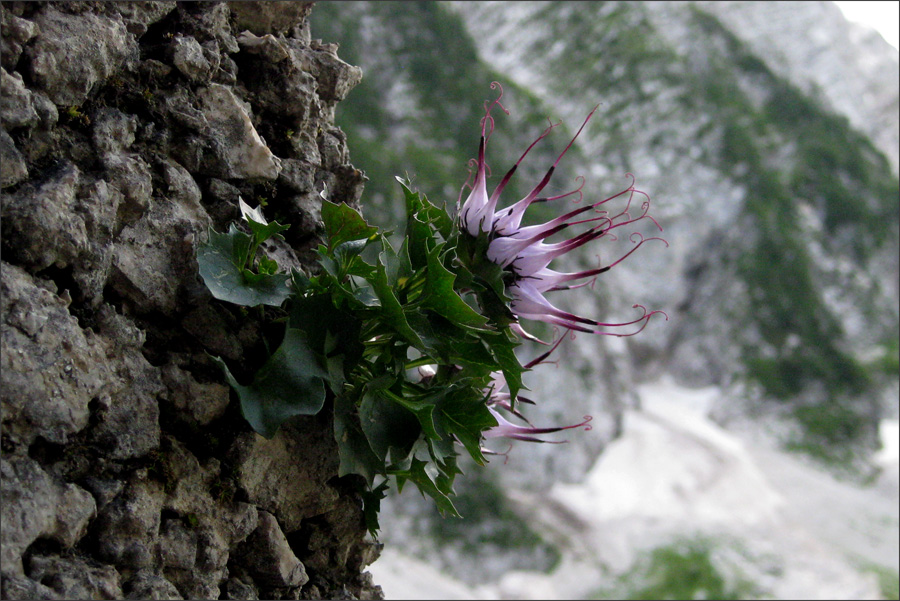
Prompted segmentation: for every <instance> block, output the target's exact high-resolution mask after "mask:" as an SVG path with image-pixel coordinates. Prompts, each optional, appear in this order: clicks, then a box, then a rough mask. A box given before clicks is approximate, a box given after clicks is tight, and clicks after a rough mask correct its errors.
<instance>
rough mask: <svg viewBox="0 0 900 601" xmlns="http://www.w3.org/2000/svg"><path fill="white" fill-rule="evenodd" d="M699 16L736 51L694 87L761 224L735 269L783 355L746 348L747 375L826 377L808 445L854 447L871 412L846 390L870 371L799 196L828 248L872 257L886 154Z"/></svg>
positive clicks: (786, 390) (761, 326)
mask: <svg viewBox="0 0 900 601" xmlns="http://www.w3.org/2000/svg"><path fill="white" fill-rule="evenodd" d="M694 16H695V18H696V21H697V23H698V25H699V27H700V29H701V31H702V32H703V33H704V34H705V35H707V36H716V37H718V38H719V39H721V40H724V42H725V44H724V45H725V47H726V48H727V49H728V55H726V56H721V57H719V61H718V64H714V65H713V66H711V68H710V69H709V70H708V71H706V72H705V73H703V74H702V75H701V76H700V81H699V82H698V85H699V86H700V87H701V88H702V89H705V90H706V91H707V100H708V101H710V102H711V104H712V105H713V106H714V107H716V110H717V112H718V121H720V122H721V123H723V124H724V129H723V135H722V149H721V155H720V156H721V168H722V169H723V170H724V171H725V172H726V173H730V174H731V175H732V176H733V177H734V178H735V179H736V180H738V181H740V182H742V183H744V184H745V185H746V189H747V198H746V203H745V211H746V213H747V214H748V215H750V216H751V217H752V218H753V221H754V223H755V226H756V230H755V232H754V235H755V238H754V239H753V247H752V248H751V249H750V250H749V251H748V252H746V253H745V254H744V255H743V256H742V257H741V260H740V262H739V265H738V271H739V274H740V275H741V276H742V277H743V278H744V279H745V280H746V281H747V283H748V284H749V289H750V290H751V298H750V302H751V305H752V311H751V316H752V317H753V319H755V320H756V322H757V328H758V330H759V331H760V332H761V333H762V335H763V337H764V339H765V341H766V343H768V345H769V346H770V348H774V349H775V350H776V354H775V356H771V355H763V354H762V353H761V352H760V349H758V348H747V349H745V357H746V361H747V366H748V369H749V374H750V375H751V376H752V377H753V378H755V379H756V380H757V381H758V382H759V383H760V384H762V386H763V387H764V388H765V390H766V392H767V393H768V394H769V395H771V396H773V397H776V398H782V399H787V398H790V397H793V396H795V395H797V394H800V393H801V392H802V391H803V390H804V389H806V388H807V387H808V386H810V385H813V384H816V383H820V384H824V386H825V389H826V391H827V393H826V395H825V399H823V404H822V405H819V406H816V407H801V408H798V409H797V410H796V411H795V412H794V415H795V417H796V418H797V420H798V421H799V422H800V423H801V424H802V425H803V426H804V429H805V434H806V438H805V440H804V441H803V443H802V444H803V445H805V446H811V447H816V448H822V446H821V445H841V444H843V443H849V442H853V441H854V440H857V439H858V438H859V437H860V436H861V435H862V434H863V433H864V431H865V427H864V424H865V421H866V420H867V419H868V418H869V416H866V415H861V414H860V412H859V411H857V409H856V408H854V407H852V406H850V405H848V401H847V397H848V396H849V397H852V396H856V395H861V394H862V393H863V392H864V391H866V390H867V389H869V388H870V386H871V373H870V372H871V370H870V369H867V368H866V367H864V366H863V365H861V364H860V363H859V362H858V361H856V360H855V359H854V358H853V357H852V356H850V355H849V354H847V353H846V352H845V351H843V350H842V341H843V338H844V332H843V331H842V328H841V326H840V323H839V322H838V320H837V318H836V316H834V315H833V314H832V313H831V312H830V311H829V310H828V309H827V308H826V306H825V305H824V302H823V300H822V298H821V292H820V287H819V286H818V285H817V282H815V281H814V279H813V278H814V277H815V276H814V274H815V269H814V266H813V264H812V261H811V258H810V256H809V254H808V252H807V251H806V247H805V242H804V240H803V239H802V236H803V235H805V234H804V233H803V231H802V229H801V227H800V224H799V219H800V217H799V214H798V208H799V203H798V199H802V200H804V201H806V202H808V203H810V204H811V205H812V206H813V207H814V208H815V209H816V210H817V211H819V212H820V214H822V215H823V223H824V227H825V231H824V235H825V239H824V240H822V241H821V242H822V243H823V245H824V246H825V247H826V248H829V249H830V250H831V251H833V252H835V253H837V254H842V255H845V256H846V255H850V256H853V257H855V258H856V259H857V260H864V259H865V258H867V257H868V256H869V255H870V254H871V253H872V252H873V251H874V250H876V249H877V248H878V246H879V245H881V244H883V243H884V242H886V241H887V240H889V239H890V237H891V236H896V231H897V223H898V202H900V187H898V182H897V179H896V178H895V177H893V176H892V175H891V171H890V168H889V166H888V164H887V160H886V159H885V158H884V156H883V155H881V154H879V153H878V152H877V151H876V150H875V149H874V148H873V147H872V145H871V143H870V142H869V141H868V139H866V138H865V137H864V136H862V135H860V134H858V133H857V132H855V131H854V130H853V129H852V128H851V127H850V125H849V123H848V122H847V120H846V119H845V118H843V117H839V116H835V115H833V114H830V113H828V112H827V111H825V110H824V109H823V108H821V107H820V106H819V105H818V103H817V102H815V101H814V100H813V99H811V98H809V97H808V96H806V95H804V94H802V93H801V92H800V91H798V90H797V89H796V88H795V87H793V86H792V85H791V84H789V83H788V82H786V81H784V80H783V79H781V78H779V77H777V76H775V75H774V74H773V73H771V72H770V71H769V70H768V69H767V68H766V67H765V65H764V64H763V63H762V62H761V61H759V60H758V59H757V58H756V57H755V56H753V55H752V54H750V53H749V51H748V50H747V49H746V48H745V47H744V46H743V44H742V43H741V42H740V41H739V40H737V38H736V37H735V36H734V35H733V34H732V33H731V32H729V31H728V30H727V29H725V28H724V27H723V26H722V25H721V23H719V22H718V20H716V19H715V17H713V16H711V15H709V14H707V13H704V12H703V11H701V10H699V9H694ZM735 65H736V66H737V67H738V69H736V70H735V68H734V67H735ZM739 78H745V80H750V81H752V82H753V84H752V85H753V86H754V87H755V88H756V89H758V90H763V91H765V92H766V95H767V99H766V100H765V101H764V102H763V103H762V104H761V106H754V105H753V104H752V103H751V102H750V101H749V99H748V97H747V95H746V94H744V93H743V92H742V90H741V88H740V84H739V81H738V80H739ZM787 145H794V146H795V147H796V148H795V149H794V150H793V152H791V153H790V156H789V158H788V159H787V160H784V159H781V160H774V159H773V157H777V156H783V154H784V153H779V152H778V151H779V150H780V149H781V148H783V147H785V146H787ZM890 338H896V332H892V333H890V334H889V338H888V339H886V340H889V339H890ZM888 344H889V343H888Z"/></svg>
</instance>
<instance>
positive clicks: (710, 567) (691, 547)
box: [596, 537, 760, 600]
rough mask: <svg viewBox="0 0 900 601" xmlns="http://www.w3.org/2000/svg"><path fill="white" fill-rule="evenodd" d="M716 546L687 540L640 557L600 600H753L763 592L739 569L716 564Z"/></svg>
mask: <svg viewBox="0 0 900 601" xmlns="http://www.w3.org/2000/svg"><path fill="white" fill-rule="evenodd" d="M714 551H715V546H714V544H713V543H712V542H711V541H709V540H707V539H705V538H700V537H698V538H694V539H684V540H678V541H676V542H673V543H672V544H670V545H665V546H661V547H657V548H655V549H653V550H651V551H649V552H646V553H644V554H642V555H641V556H640V558H639V559H638V560H637V561H636V562H635V564H634V565H633V566H632V567H631V568H630V569H629V570H628V571H627V572H626V573H625V574H623V575H621V576H619V578H618V579H617V580H618V584H617V586H615V587H614V590H611V591H600V592H598V594H597V596H596V598H598V599H603V598H613V599H723V600H724V599H749V598H751V597H759V596H760V591H759V589H758V588H757V587H756V586H755V585H754V584H753V583H752V582H749V581H748V580H746V579H745V578H744V577H743V576H742V575H741V574H740V572H739V571H738V570H737V568H736V567H735V566H728V568H729V569H728V573H726V572H724V571H723V569H722V568H723V566H721V565H717V562H716V561H714V557H713V555H714Z"/></svg>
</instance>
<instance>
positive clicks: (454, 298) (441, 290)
mask: <svg viewBox="0 0 900 601" xmlns="http://www.w3.org/2000/svg"><path fill="white" fill-rule="evenodd" d="M439 251H440V248H439V247H435V248H434V250H432V251H431V252H430V253H428V272H427V274H426V279H425V293H424V295H423V296H424V301H423V304H424V306H425V307H427V308H429V309H431V310H432V311H434V312H435V313H437V314H439V315H442V316H444V317H446V318H447V319H449V320H450V321H451V322H453V323H456V324H461V325H465V326H468V327H470V328H481V327H482V326H484V325H485V324H486V323H487V321H488V320H487V318H486V317H485V316H483V315H481V314H479V313H478V312H476V311H475V310H474V309H472V307H470V306H469V305H468V304H466V301H464V300H463V299H462V298H461V297H460V296H459V294H457V293H456V290H454V289H453V282H454V280H455V279H456V276H455V275H453V272H451V271H450V270H449V269H447V268H446V267H444V265H443V264H442V263H441V259H440V257H439V256H438V253H439Z"/></svg>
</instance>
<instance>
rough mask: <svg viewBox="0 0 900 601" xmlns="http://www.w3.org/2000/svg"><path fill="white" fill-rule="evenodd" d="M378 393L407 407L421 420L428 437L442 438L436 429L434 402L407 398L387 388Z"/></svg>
mask: <svg viewBox="0 0 900 601" xmlns="http://www.w3.org/2000/svg"><path fill="white" fill-rule="evenodd" d="M378 394H381V395H383V396H385V397H386V398H388V399H390V400H391V401H393V402H395V403H397V404H398V405H400V406H401V407H405V408H406V409H408V410H409V411H410V412H411V413H412V414H413V415H415V416H416V419H418V420H419V424H420V425H421V426H422V430H423V431H424V432H425V436H427V437H428V438H440V436H439V435H438V433H437V431H436V430H435V429H434V404H433V403H429V402H423V401H421V400H410V399H406V398H403V397H401V396H400V395H398V394H396V393H394V392H391V391H390V390H387V389H385V390H381V391H379V392H378Z"/></svg>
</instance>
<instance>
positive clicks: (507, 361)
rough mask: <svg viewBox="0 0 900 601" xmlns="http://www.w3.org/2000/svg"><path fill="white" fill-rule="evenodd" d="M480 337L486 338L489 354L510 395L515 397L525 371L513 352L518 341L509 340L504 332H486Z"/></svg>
mask: <svg viewBox="0 0 900 601" xmlns="http://www.w3.org/2000/svg"><path fill="white" fill-rule="evenodd" d="M482 337H483V338H484V339H485V340H486V342H487V345H488V348H489V349H491V354H493V355H494V358H495V359H496V360H497V364H498V365H499V366H500V369H501V370H502V371H503V376H504V377H505V378H506V386H507V388H508V389H509V394H510V396H511V397H512V398H513V399H515V398H516V395H518V394H519V391H520V390H521V389H522V373H524V371H525V368H524V367H522V364H521V363H519V358H518V357H517V356H516V352H515V348H516V347H517V346H518V345H519V343H518V342H513V341H511V340H510V339H509V337H508V336H507V334H506V332H496V333H493V332H488V333H485V334H483V335H482Z"/></svg>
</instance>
